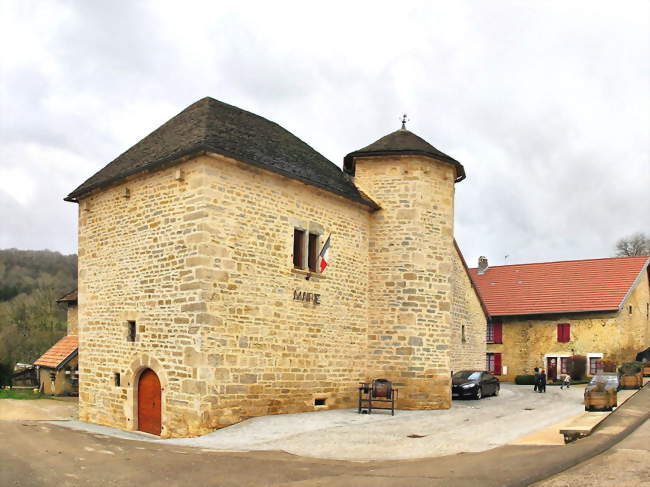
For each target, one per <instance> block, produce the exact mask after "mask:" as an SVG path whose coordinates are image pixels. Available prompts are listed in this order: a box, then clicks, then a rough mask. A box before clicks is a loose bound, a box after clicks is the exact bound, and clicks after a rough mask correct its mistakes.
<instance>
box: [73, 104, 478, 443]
mask: <svg viewBox="0 0 650 487" xmlns="http://www.w3.org/2000/svg"><path fill="white" fill-rule="evenodd" d="M464 178H465V172H464V168H463V166H462V165H461V164H460V163H459V162H457V161H455V160H454V159H452V158H451V157H449V156H447V155H445V154H443V153H442V152H440V151H438V150H437V149H435V148H434V147H433V146H431V145H430V144H428V143H427V142H425V141H424V140H423V139H421V138H420V137H418V136H417V135H415V134H413V133H412V132H410V131H408V130H406V129H405V128H404V127H402V129H401V130H397V131H396V132H393V133H391V134H389V135H387V136H386V137H383V138H382V139H379V140H378V141H377V142H375V143H373V144H371V145H369V146H368V147H365V148H364V149H361V150H359V151H356V152H352V153H351V154H348V156H346V157H345V161H344V169H343V171H341V169H339V168H338V167H337V166H336V165H335V164H334V163H332V162H330V161H329V160H327V159H326V158H325V157H323V156H322V155H321V154H319V153H318V152H316V151H315V150H314V149H312V148H311V147H310V146H308V145H307V144H305V143H304V142H303V141H301V140H300V139H298V138H297V137H296V136H294V135H293V134H291V133H289V132H288V131H286V130H285V129H283V128H282V127H280V126H279V125H277V124H275V123H273V122H271V121H268V120H266V119H264V118H262V117H260V116H258V115H255V114H253V113H250V112H246V111H244V110H241V109H239V108H237V107H234V106H231V105H227V104H225V103H222V102H219V101H217V100H214V99H212V98H204V99H202V100H200V101H198V102H196V103H194V104H193V105H191V106H189V107H188V108H186V109H185V110H184V111H183V112H181V113H180V114H178V115H177V116H175V117H174V118H172V119H171V120H169V121H168V122H167V123H165V124H164V125H162V126H161V127H159V128H158V129H157V130H155V131H154V132H153V133H151V134H150V135H148V136H147V137H145V138H144V139H143V140H141V141H140V142H138V143H137V144H136V145H135V146H133V147H132V148H131V149H129V150H128V151H126V152H125V153H123V154H122V155H120V156H119V157H118V158H117V159H115V160H114V161H112V162H111V163H110V164H108V165H107V166H106V167H104V168H103V169H101V170H100V171H99V172H97V173H96V174H95V175H94V176H92V177H91V178H90V179H88V180H87V181H86V182H84V183H83V184H82V185H81V186H79V187H78V188H77V189H75V190H74V191H73V192H72V193H71V194H70V195H69V196H68V197H67V198H66V200H68V201H73V202H77V203H78V204H79V288H78V299H79V339H80V350H81V353H80V363H79V366H80V411H79V415H80V419H82V420H84V421H90V422H95V423H100V424H106V425H111V426H116V427H119V428H124V429H140V430H143V431H148V432H151V433H155V434H160V435H161V436H163V437H171V436H186V435H197V434H202V433H205V432H208V431H211V430H212V429H214V428H218V427H222V426H226V425H229V424H232V423H235V422H237V421H240V420H242V419H245V418H248V417H252V416H259V415H265V414H276V413H292V412H300V411H313V410H319V409H328V408H344V407H351V406H354V405H355V401H356V390H357V387H358V383H359V382H360V381H367V380H371V379H373V378H379V377H381V378H387V379H389V380H392V381H393V382H395V383H396V386H397V387H399V389H400V395H399V403H398V405H397V406H398V407H399V408H404V409H435V408H448V407H450V406H451V397H450V388H449V377H450V371H451V370H452V369H460V368H464V367H482V366H483V364H484V358H485V341H484V336H485V314H484V312H483V309H482V307H481V303H480V301H479V299H478V297H477V295H476V292H475V290H474V288H473V287H472V282H471V280H470V278H469V274H468V272H467V268H466V266H465V265H464V262H463V261H462V256H461V255H460V252H459V251H458V249H457V248H456V247H455V245H454V239H453V222H454V185H455V183H457V182H459V181H461V180H462V179H464ZM330 235H331V238H330V242H331V246H330V252H331V253H330V257H329V258H328V260H327V264H328V265H327V267H326V269H325V271H324V272H321V271H320V264H321V256H320V251H321V249H322V247H323V244H324V242H325V240H326V239H327V238H328V237H329V236H330Z"/></svg>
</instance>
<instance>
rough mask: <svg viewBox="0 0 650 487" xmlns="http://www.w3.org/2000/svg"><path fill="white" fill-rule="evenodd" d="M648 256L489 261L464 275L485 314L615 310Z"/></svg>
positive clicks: (648, 260) (621, 302)
mask: <svg viewBox="0 0 650 487" xmlns="http://www.w3.org/2000/svg"><path fill="white" fill-rule="evenodd" d="M649 262H650V257H647V256H643V257H612V258H608V259H589V260H570V261H564V262H543V263H538V264H520V265H504V266H497V267H489V268H488V269H487V271H486V272H485V273H484V274H480V275H479V274H478V272H477V269H476V268H474V269H470V276H471V277H472V280H473V281H474V283H475V284H476V287H477V288H478V290H479V293H480V295H481V298H482V300H483V302H484V303H485V305H486V306H487V309H488V312H489V314H490V315H491V316H508V315H528V314H544V313H564V312H581V311H606V310H618V309H619V307H620V306H621V305H622V304H623V301H624V299H625V298H626V297H627V295H628V293H629V292H630V291H631V289H632V286H633V285H634V284H635V283H636V282H637V279H638V278H639V276H640V275H641V272H643V271H645V270H646V269H647V267H648V263H649Z"/></svg>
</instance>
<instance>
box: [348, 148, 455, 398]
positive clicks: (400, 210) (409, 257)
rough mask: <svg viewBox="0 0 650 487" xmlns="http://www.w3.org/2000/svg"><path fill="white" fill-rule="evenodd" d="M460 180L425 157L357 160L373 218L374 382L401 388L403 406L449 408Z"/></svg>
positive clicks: (371, 318) (449, 168) (371, 363)
mask: <svg viewBox="0 0 650 487" xmlns="http://www.w3.org/2000/svg"><path fill="white" fill-rule="evenodd" d="M454 176H455V170H454V168H453V167H452V166H451V165H448V164H445V163H438V162H436V161H434V160H432V159H430V158H427V157H420V156H393V157H371V158H357V159H356V177H355V184H357V185H358V186H359V187H360V188H361V189H362V190H363V191H364V192H366V193H367V194H368V195H369V196H370V197H372V198H373V199H374V200H375V201H376V202H377V203H378V204H379V205H380V206H381V208H382V209H381V210H379V211H377V212H376V213H373V214H372V215H371V217H370V245H369V271H370V280H369V290H370V294H369V304H368V305H369V313H368V316H369V325H368V327H369V335H368V345H369V366H368V378H369V379H370V378H378V377H385V378H387V379H389V380H392V381H394V382H395V383H396V385H397V386H398V387H400V388H401V391H400V400H399V407H400V408H404V409H438V408H448V407H450V406H451V392H450V387H449V383H450V339H451V322H452V319H451V293H452V291H451V284H450V279H449V276H450V274H451V272H452V268H453V264H452V256H451V251H452V247H453V221H454Z"/></svg>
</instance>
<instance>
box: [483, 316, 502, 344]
mask: <svg viewBox="0 0 650 487" xmlns="http://www.w3.org/2000/svg"><path fill="white" fill-rule="evenodd" d="M485 341H486V342H487V343H503V322H502V321H501V320H500V319H498V318H493V319H491V320H489V321H488V323H487V333H486V336H485Z"/></svg>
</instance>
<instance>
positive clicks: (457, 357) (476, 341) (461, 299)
mask: <svg viewBox="0 0 650 487" xmlns="http://www.w3.org/2000/svg"><path fill="white" fill-rule="evenodd" d="M452 259H453V271H452V274H451V292H452V301H451V320H452V328H451V348H450V350H451V369H452V371H459V370H463V369H477V370H484V369H485V352H486V348H485V333H486V323H487V318H486V316H485V313H484V312H483V308H482V307H481V301H480V300H479V298H478V296H477V294H476V291H475V289H474V287H473V286H472V282H471V280H470V277H469V276H468V275H467V271H466V270H465V266H464V265H463V261H462V260H461V259H462V258H461V256H460V255H459V254H458V251H457V250H456V248H454V249H453V250H452ZM463 330H464V333H463Z"/></svg>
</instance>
